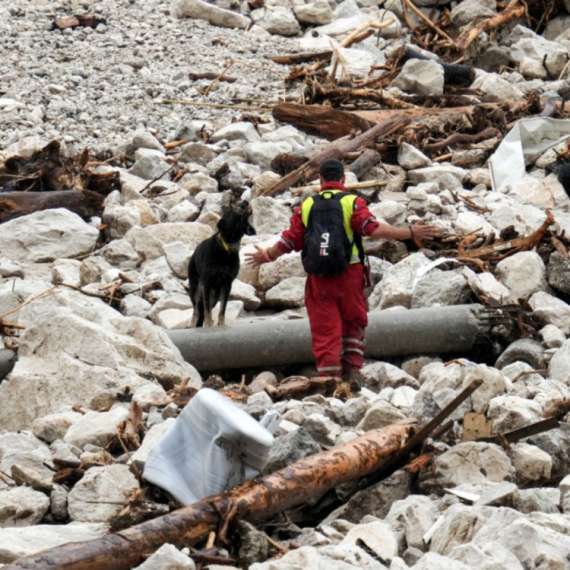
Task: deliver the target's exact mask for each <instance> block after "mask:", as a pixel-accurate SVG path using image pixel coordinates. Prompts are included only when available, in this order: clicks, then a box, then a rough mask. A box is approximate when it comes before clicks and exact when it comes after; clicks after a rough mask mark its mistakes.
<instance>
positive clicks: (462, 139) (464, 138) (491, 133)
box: [425, 127, 503, 150]
mask: <svg viewBox="0 0 570 570" xmlns="http://www.w3.org/2000/svg"><path fill="white" fill-rule="evenodd" d="M502 136H503V135H502V133H501V131H500V130H499V129H495V128H494V127H489V128H487V129H483V130H482V131H481V132H479V133H475V134H474V135H467V134H463V133H453V134H452V135H450V136H449V137H447V138H446V139H444V140H442V141H439V142H436V143H431V144H426V146H425V148H426V149H427V150H440V149H442V148H445V147H446V146H450V145H452V144H458V143H477V142H480V141H482V140H485V139H492V138H499V137H502Z"/></svg>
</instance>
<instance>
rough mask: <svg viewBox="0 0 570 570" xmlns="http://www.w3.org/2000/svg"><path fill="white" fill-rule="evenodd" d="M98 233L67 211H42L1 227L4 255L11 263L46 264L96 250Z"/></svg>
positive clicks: (0, 233) (0, 236)
mask: <svg viewBox="0 0 570 570" xmlns="http://www.w3.org/2000/svg"><path fill="white" fill-rule="evenodd" d="M98 237H99V230H97V229H96V228H94V227H93V226H90V225H89V224H87V223H85V222H84V221H83V220H82V219H81V218H80V217H79V216H78V215H77V214H74V213H73V212H70V211H69V210H66V209H64V208H58V209H56V210H43V211H41V212H35V213H34V214H28V215H27V216H22V217H21V218H16V219H15V220H10V221H8V222H5V223H3V224H1V225H0V243H1V244H2V253H3V254H4V255H6V256H8V257H9V259H12V260H27V261H35V262H47V261H53V260H54V259H60V258H68V257H77V256H78V255H83V254H85V253H90V252H91V251H93V249H94V247H95V244H96V243H97V238H98Z"/></svg>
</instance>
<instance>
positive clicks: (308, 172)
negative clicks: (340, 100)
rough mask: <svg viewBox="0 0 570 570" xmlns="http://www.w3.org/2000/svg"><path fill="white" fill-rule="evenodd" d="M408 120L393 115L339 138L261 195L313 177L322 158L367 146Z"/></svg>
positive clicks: (342, 154)
mask: <svg viewBox="0 0 570 570" xmlns="http://www.w3.org/2000/svg"><path fill="white" fill-rule="evenodd" d="M409 122H410V119H408V118H406V117H404V116H402V115H394V116H392V117H390V118H389V119H387V120H385V121H382V122H381V123H379V124H378V125H376V126H375V127H373V128H372V129H369V130H368V131H366V132H365V133H362V134H361V135H359V136H357V137H355V138H352V139H351V138H342V139H339V140H338V141H335V142H334V143H332V144H330V145H329V146H328V147H327V148H325V150H323V151H321V152H319V153H318V154H316V155H315V156H314V157H312V158H311V159H310V160H309V161H308V162H306V163H305V164H303V165H302V166H300V167H299V168H297V169H296V170H294V171H293V172H290V173H289V174H288V175H287V176H285V177H283V178H282V179H281V180H280V181H279V182H277V183H276V184H274V185H273V186H271V187H270V188H268V189H267V190H265V191H264V192H263V193H262V195H264V196H272V195H273V194H276V193H277V192H279V191H281V190H284V189H285V188H289V187H290V186H293V185H294V184H295V183H296V182H298V181H299V180H301V178H303V177H306V178H309V179H313V178H314V177H315V176H316V173H317V172H318V168H319V165H320V164H321V162H322V161H323V160H326V159H328V158H338V159H342V157H343V156H344V155H345V154H346V153H347V152H352V151H354V150H358V149H360V148H367V147H369V146H371V145H372V144H373V143H374V141H375V139H376V137H380V136H389V135H391V134H393V133H395V132H397V131H399V130H400V129H403V128H404V127H405V126H406V125H408V124H409Z"/></svg>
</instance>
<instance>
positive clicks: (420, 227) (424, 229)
mask: <svg viewBox="0 0 570 570" xmlns="http://www.w3.org/2000/svg"><path fill="white" fill-rule="evenodd" d="M410 231H411V232H412V239H419V240H422V241H423V240H431V239H433V238H434V237H439V236H441V228H438V227H437V226H432V225H427V224H426V223H425V222H424V221H423V220H420V221H419V222H416V223H415V224H414V225H413V226H411V227H410Z"/></svg>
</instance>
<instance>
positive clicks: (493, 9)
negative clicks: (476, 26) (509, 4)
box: [450, 0, 497, 28]
mask: <svg viewBox="0 0 570 570" xmlns="http://www.w3.org/2000/svg"><path fill="white" fill-rule="evenodd" d="M496 13H497V6H496V4H495V3H494V2H493V1H492V0H482V1H480V0H463V2H460V3H459V4H458V5H457V6H455V8H453V10H451V14H450V16H451V23H452V24H453V25H454V26H456V27H457V28H461V27H463V26H466V25H467V24H470V23H472V22H476V21H478V20H483V19H485V18H490V17H492V16H494V15H495V14H496Z"/></svg>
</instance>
